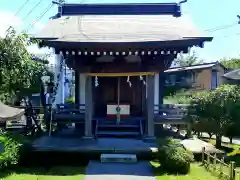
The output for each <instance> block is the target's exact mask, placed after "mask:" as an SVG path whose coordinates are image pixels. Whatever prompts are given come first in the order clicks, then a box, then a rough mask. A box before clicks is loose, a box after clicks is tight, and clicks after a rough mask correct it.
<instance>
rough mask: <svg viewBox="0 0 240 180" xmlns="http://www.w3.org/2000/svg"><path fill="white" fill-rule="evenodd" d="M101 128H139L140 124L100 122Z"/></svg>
mask: <svg viewBox="0 0 240 180" xmlns="http://www.w3.org/2000/svg"><path fill="white" fill-rule="evenodd" d="M98 127H99V128H139V125H132V124H99V125H98Z"/></svg>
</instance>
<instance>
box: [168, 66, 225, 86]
mask: <svg viewBox="0 0 240 180" xmlns="http://www.w3.org/2000/svg"><path fill="white" fill-rule="evenodd" d="M226 71H227V68H225V67H224V66H223V65H222V64H221V63H219V62H212V63H204V64H198V65H193V66H184V67H174V68H170V69H168V70H166V71H164V73H165V86H180V87H183V88H185V87H188V88H190V89H192V90H211V89H216V88H217V87H218V86H219V85H221V84H223V83H224V79H223V75H224V73H226Z"/></svg>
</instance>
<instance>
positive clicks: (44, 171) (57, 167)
mask: <svg viewBox="0 0 240 180" xmlns="http://www.w3.org/2000/svg"><path fill="white" fill-rule="evenodd" d="M88 162H89V160H88V157H86V156H84V155H83V154H79V153H61V152H59V153H58V152H28V153H26V154H25V155H24V157H23V158H22V159H21V160H20V163H19V165H16V166H12V167H9V168H8V169H7V170H5V171H3V172H0V179H1V178H4V177H7V176H9V175H11V174H27V175H51V176H74V175H81V174H84V171H85V167H86V166H87V164H88Z"/></svg>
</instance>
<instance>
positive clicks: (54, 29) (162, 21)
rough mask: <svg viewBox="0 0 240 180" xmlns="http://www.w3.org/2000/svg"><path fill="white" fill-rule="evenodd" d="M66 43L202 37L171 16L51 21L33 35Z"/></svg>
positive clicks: (97, 17)
mask: <svg viewBox="0 0 240 180" xmlns="http://www.w3.org/2000/svg"><path fill="white" fill-rule="evenodd" d="M35 38H38V39H49V40H50V39H52V40H54V41H67V42H103V43H104V42H105V43H107V42H148V41H150V42H151V41H152V42H155V41H174V40H188V39H197V38H204V39H205V40H211V39H212V38H208V37H204V36H202V35H201V33H200V31H199V30H198V29H197V28H196V27H195V26H194V25H193V24H192V23H191V21H190V20H189V19H186V18H184V17H179V18H176V17H173V16H171V15H124V16H123V15H86V16H68V17H62V18H59V19H53V20H50V21H49V22H48V24H47V25H46V26H45V27H44V28H43V29H42V30H41V31H40V32H39V33H37V34H36V35H35Z"/></svg>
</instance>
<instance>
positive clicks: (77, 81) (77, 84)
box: [75, 71, 80, 104]
mask: <svg viewBox="0 0 240 180" xmlns="http://www.w3.org/2000/svg"><path fill="white" fill-rule="evenodd" d="M75 104H80V77H79V73H78V71H75Z"/></svg>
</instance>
